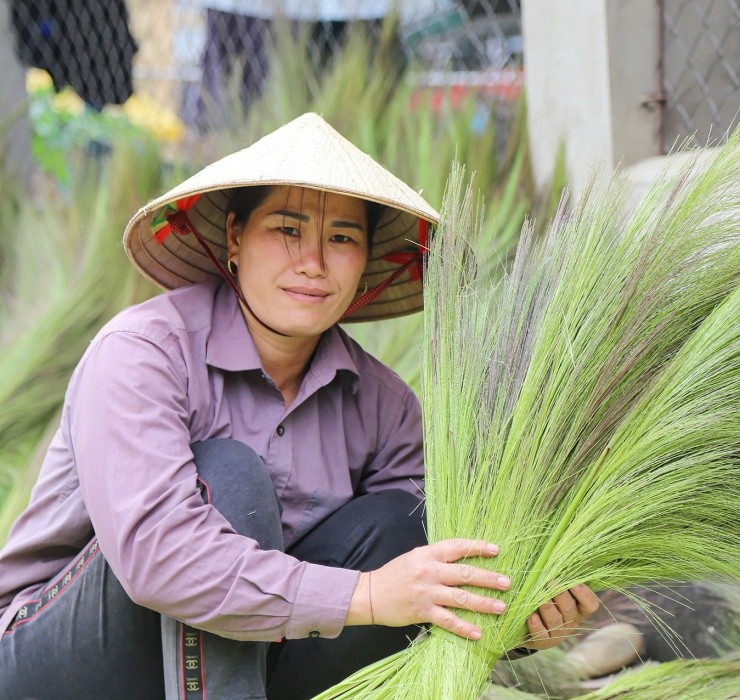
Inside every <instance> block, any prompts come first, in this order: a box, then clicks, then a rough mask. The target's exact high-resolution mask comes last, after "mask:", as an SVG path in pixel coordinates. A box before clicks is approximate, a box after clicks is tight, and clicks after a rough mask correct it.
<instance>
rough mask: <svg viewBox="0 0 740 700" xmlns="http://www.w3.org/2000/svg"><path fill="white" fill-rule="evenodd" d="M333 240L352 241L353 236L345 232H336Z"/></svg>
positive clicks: (340, 241) (339, 241) (338, 241)
mask: <svg viewBox="0 0 740 700" xmlns="http://www.w3.org/2000/svg"><path fill="white" fill-rule="evenodd" d="M331 240H332V241H334V242H335V243H350V242H351V241H352V238H351V237H350V236H345V235H344V234H343V233H335V234H334V235H333V236H332V237H331Z"/></svg>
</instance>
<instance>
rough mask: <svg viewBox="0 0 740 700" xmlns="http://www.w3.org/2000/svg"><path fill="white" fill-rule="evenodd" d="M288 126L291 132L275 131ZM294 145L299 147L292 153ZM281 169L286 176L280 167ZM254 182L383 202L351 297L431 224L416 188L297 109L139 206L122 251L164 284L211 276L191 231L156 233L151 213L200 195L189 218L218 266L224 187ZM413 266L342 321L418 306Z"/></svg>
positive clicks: (415, 248) (387, 271)
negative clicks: (257, 137) (289, 119)
mask: <svg viewBox="0 0 740 700" xmlns="http://www.w3.org/2000/svg"><path fill="white" fill-rule="evenodd" d="M317 120H318V123H317ZM289 127H290V129H289V132H290V133H288V134H287V135H284V136H283V137H280V133H281V132H282V131H284V130H288V128H289ZM276 137H279V138H276ZM296 146H298V147H300V148H299V149H298V152H296V150H295V149H296ZM306 151H309V152H308V153H307V152H306ZM319 156H322V157H323V161H324V162H323V163H322V162H321V160H319V159H318V158H319ZM286 160H287V163H286ZM311 161H313V163H312V162H311ZM327 161H331V162H327ZM286 165H287V166H289V167H286ZM286 169H288V170H290V176H286V174H285V172H281V170H283V171H284V170H286ZM260 185H276V186H294V187H306V188H310V189H315V190H320V191H324V192H333V193H337V194H342V195H347V196H351V197H358V198H360V199H364V200H367V201H371V202H376V203H378V204H381V205H383V209H382V213H381V216H380V219H379V221H378V224H377V227H376V231H375V234H374V236H373V245H372V249H371V251H370V255H369V257H368V262H367V265H366V267H365V271H364V273H363V275H362V278H361V280H360V285H359V289H358V293H357V296H360V295H361V294H362V293H363V292H364V291H365V290H366V289H368V288H369V289H372V288H374V287H376V286H377V285H378V284H380V283H381V282H383V281H384V280H385V279H387V278H388V276H389V275H391V274H392V273H393V272H394V271H395V270H397V269H398V267H399V264H398V263H397V262H393V261H390V260H389V259H388V256H391V257H393V255H392V254H398V253H400V252H402V251H406V252H407V253H411V254H413V253H416V252H419V221H420V220H421V221H424V222H428V223H429V224H432V225H436V224H437V221H438V215H437V212H436V211H435V210H434V209H433V208H432V207H431V206H429V204H428V203H427V202H426V201H425V200H424V199H423V198H422V197H421V196H420V195H419V194H418V193H416V192H415V191H414V190H412V189H411V188H410V187H408V186H407V185H406V184H405V183H403V182H402V181H401V180H398V179H397V178H396V177H395V176H394V175H392V174H391V173H389V172H388V171H387V170H385V169H384V168H383V167H382V166H380V165H379V164H377V163H376V162H375V161H374V160H372V158H370V156H368V155H367V154H365V153H363V152H362V151H360V150H359V149H357V148H356V147H355V146H354V145H352V144H351V143H350V142H349V141H347V140H346V139H344V138H343V137H342V136H341V135H339V134H338V133H337V132H335V131H334V130H333V129H332V128H331V127H330V126H329V125H328V124H326V122H324V121H323V119H321V118H320V117H318V116H317V115H304V116H303V117H300V118H299V119H297V120H294V122H291V123H290V124H289V125H286V126H285V127H282V128H281V129H278V130H277V131H275V132H273V133H272V134H269V135H268V136H266V137H264V138H263V139H261V140H260V141H258V142H256V143H255V144H253V145H252V146H250V147H249V148H246V149H244V150H243V151H239V152H237V153H234V154H231V155H230V156H227V157H226V158H223V159H222V160H220V161H217V162H216V163H213V164H211V165H209V166H208V167H206V168H204V169H203V170H201V171H200V172H199V173H196V174H195V175H193V176H192V177H191V178H189V179H188V180H186V181H185V182H183V183H181V184H180V185H179V186H177V187H175V188H174V189H172V190H171V191H170V192H168V193H167V194H165V195H162V196H161V197H159V198H157V199H155V200H153V201H151V202H149V203H148V204H147V205H146V206H144V207H143V208H142V209H140V210H139V211H138V212H137V213H136V215H135V216H134V217H133V218H132V219H131V221H130V222H129V224H128V226H127V227H126V231H125V233H124V248H125V250H126V253H127V255H128V256H129V258H130V259H131V261H132V263H133V264H134V266H135V267H136V268H137V269H138V270H139V271H140V272H141V274H142V275H144V276H145V277H146V278H148V279H150V280H151V281H152V282H154V283H155V284H157V285H159V286H160V287H162V288H164V289H168V290H169V289H175V288H177V287H181V286H184V285H187V284H196V283H198V282H204V281H206V280H208V279H211V278H213V277H217V278H218V277H219V272H218V270H217V269H216V268H215V266H214V265H213V263H212V262H211V260H210V259H209V258H208V256H207V255H206V253H205V251H204V250H203V248H202V247H201V245H200V244H199V243H198V241H197V240H196V239H195V238H194V237H193V236H181V235H176V234H171V235H167V236H166V237H164V238H161V237H160V238H157V237H155V235H154V233H155V230H156V222H155V218H156V219H161V217H162V210H163V208H164V207H167V206H170V207H171V206H172V205H173V204H174V203H175V202H178V201H182V200H186V199H188V198H189V197H192V196H194V195H199V197H198V199H197V201H196V202H195V203H194V204H192V206H190V207H189V208H188V209H187V215H188V218H189V220H190V223H191V225H192V226H193V227H194V228H195V229H196V230H197V231H198V233H199V234H200V236H201V237H202V238H203V240H204V241H205V242H206V243H207V244H208V246H209V248H210V249H211V251H212V253H213V254H214V255H215V257H216V258H217V259H218V260H219V261H220V262H221V263H222V264H224V265H225V264H226V234H225V228H226V214H227V210H228V206H229V201H230V190H232V189H233V188H237V187H250V186H260ZM414 272H415V271H414V270H413V269H409V270H408V271H407V272H404V273H403V274H401V275H400V276H399V277H398V278H397V279H396V280H394V281H393V282H392V283H391V284H390V285H389V286H388V288H387V289H385V290H384V291H383V292H382V294H380V295H379V296H378V297H377V298H376V299H374V300H373V301H371V302H369V303H368V304H367V305H365V306H363V307H362V308H360V309H358V310H357V311H355V312H354V313H352V314H350V315H349V316H347V317H346V318H345V319H343V321H369V320H380V319H384V318H392V317H396V316H403V315H405V314H409V313H413V312H415V311H419V310H420V309H421V308H422V306H423V294H422V282H421V279H420V278H419V275H418V274H414Z"/></svg>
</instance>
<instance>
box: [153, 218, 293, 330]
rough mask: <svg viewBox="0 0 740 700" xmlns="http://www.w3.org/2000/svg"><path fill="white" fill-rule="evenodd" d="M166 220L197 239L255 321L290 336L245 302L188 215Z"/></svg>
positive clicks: (182, 232) (179, 233)
mask: <svg viewBox="0 0 740 700" xmlns="http://www.w3.org/2000/svg"><path fill="white" fill-rule="evenodd" d="M167 221H168V222H169V224H170V226H171V227H172V230H173V231H174V232H175V233H176V234H178V235H180V236H185V235H187V234H189V233H190V234H192V235H193V236H194V237H195V240H196V241H198V243H199V244H200V247H201V248H203V251H204V252H205V254H206V255H207V256H208V258H209V260H210V261H211V262H212V263H213V264H214V265H215V267H216V269H217V270H218V272H219V274H220V275H221V277H223V278H224V280H226V283H227V284H228V285H229V286H230V287H231V288H232V289H233V290H234V293H235V294H236V297H237V299H239V301H240V302H241V303H242V304H243V306H244V308H245V309H246V310H247V311H249V313H250V315H251V316H252V318H254V320H255V321H257V323H259V324H260V326H262V327H263V328H266V329H267V330H268V331H270V332H271V333H275V334H276V335H280V336H282V337H284V338H289V337H290V336H289V335H288V334H287V333H281V332H280V331H279V330H277V329H275V328H273V327H272V326H269V325H267V324H266V323H265V322H264V321H263V320H262V319H261V318H260V317H259V316H258V315H257V314H256V313H254V311H252V307H251V306H250V305H249V303H248V302H247V300H246V298H245V297H244V294H242V290H241V289H240V288H239V285H238V284H237V283H236V281H235V280H234V278H233V277H232V276H231V275H230V274H229V272H228V270H226V269H225V268H224V266H223V265H222V264H221V261H220V260H219V259H218V258H217V257H216V256H215V255H214V254H213V251H212V250H211V248H210V246H209V245H208V243H206V242H205V240H204V239H203V237H202V236H201V235H200V234H199V233H198V231H196V229H195V226H193V225H192V224H191V223H190V219H189V218H188V215H187V213H186V212H184V211H176V212H173V213H172V214H169V215H168V216H167Z"/></svg>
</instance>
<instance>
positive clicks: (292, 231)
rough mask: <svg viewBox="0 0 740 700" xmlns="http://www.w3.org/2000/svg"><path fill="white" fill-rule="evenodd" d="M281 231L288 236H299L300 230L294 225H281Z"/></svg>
mask: <svg viewBox="0 0 740 700" xmlns="http://www.w3.org/2000/svg"><path fill="white" fill-rule="evenodd" d="M278 230H279V231H280V233H284V234H285V235H286V236H297V235H298V233H299V231H298V229H297V228H295V227H294V226H280V227H278Z"/></svg>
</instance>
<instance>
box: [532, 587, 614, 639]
mask: <svg viewBox="0 0 740 700" xmlns="http://www.w3.org/2000/svg"><path fill="white" fill-rule="evenodd" d="M599 605H600V602H599V599H598V598H597V597H596V594H595V593H594V592H593V591H592V590H591V589H590V588H589V587H588V586H586V585H585V584H581V585H579V586H574V587H573V588H571V589H570V590H568V591H565V592H564V593H561V594H560V595H556V596H555V597H554V598H553V599H552V600H551V601H550V602H549V603H545V604H544V605H541V606H540V607H539V609H538V610H537V612H535V613H533V614H532V615H530V616H529V619H528V620H527V629H528V630H529V637H528V638H527V640H526V641H525V643H524V644H523V646H524V647H526V648H527V649H537V650H542V649H549V648H550V647H554V646H557V645H558V644H560V642H562V641H563V640H564V639H566V638H567V637H569V636H571V635H572V634H573V633H574V632H577V631H578V630H579V629H581V625H582V623H583V621H584V620H585V618H587V617H588V616H589V615H592V614H593V613H595V612H596V611H597V610H598V609H599Z"/></svg>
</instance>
